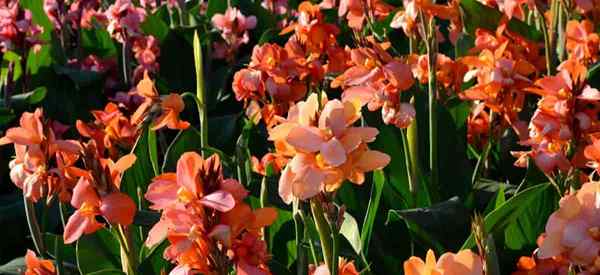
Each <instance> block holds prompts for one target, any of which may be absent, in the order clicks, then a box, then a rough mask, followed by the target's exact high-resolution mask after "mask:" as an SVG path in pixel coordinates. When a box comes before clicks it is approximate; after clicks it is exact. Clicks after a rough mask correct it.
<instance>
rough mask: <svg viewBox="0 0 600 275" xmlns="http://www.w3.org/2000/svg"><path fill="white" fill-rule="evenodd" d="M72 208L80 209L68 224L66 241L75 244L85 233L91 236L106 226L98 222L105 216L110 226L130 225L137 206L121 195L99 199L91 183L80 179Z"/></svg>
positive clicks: (116, 194) (65, 234)
mask: <svg viewBox="0 0 600 275" xmlns="http://www.w3.org/2000/svg"><path fill="white" fill-rule="evenodd" d="M71 205H72V206H73V207H75V208H76V209H77V210H76V211H75V213H73V215H71V217H69V220H68V221H67V224H66V225H65V232H64V240H65V243H66V244H69V243H73V242H75V241H76V240H78V239H79V238H80V237H81V236H82V235H83V234H91V233H94V232H96V231H97V230H99V229H100V228H102V227H103V225H102V224H101V223H99V222H98V221H97V220H96V217H97V216H102V217H104V218H105V219H106V220H107V221H108V222H109V223H110V224H120V225H125V226H127V225H130V224H131V223H132V222H133V216H134V214H135V210H136V207H135V203H134V202H133V200H132V199H131V198H130V197H128V196H127V195H125V194H123V193H121V192H118V191H117V192H112V193H110V194H107V195H105V196H100V194H98V193H97V191H96V190H94V187H93V186H92V183H91V182H90V180H88V179H86V178H85V177H81V178H80V179H79V182H78V183H77V185H76V186H75V189H74V190H73V198H72V199H71Z"/></svg>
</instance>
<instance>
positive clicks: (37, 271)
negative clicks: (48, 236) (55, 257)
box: [24, 249, 56, 275]
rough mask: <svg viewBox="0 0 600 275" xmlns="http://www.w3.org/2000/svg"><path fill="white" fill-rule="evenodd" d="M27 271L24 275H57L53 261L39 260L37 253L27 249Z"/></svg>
mask: <svg viewBox="0 0 600 275" xmlns="http://www.w3.org/2000/svg"><path fill="white" fill-rule="evenodd" d="M25 266H26V267H27V269H26V270H25V273H24V275H55V274H56V268H55V267H54V263H52V261H51V260H43V259H39V258H38V257H37V256H36V255H35V252H33V251H31V250H29V249H27V254H26V255H25Z"/></svg>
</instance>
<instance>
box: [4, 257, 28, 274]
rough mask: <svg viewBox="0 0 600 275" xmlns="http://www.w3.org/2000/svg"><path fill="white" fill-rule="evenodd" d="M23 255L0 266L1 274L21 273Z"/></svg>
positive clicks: (23, 263)
mask: <svg viewBox="0 0 600 275" xmlns="http://www.w3.org/2000/svg"><path fill="white" fill-rule="evenodd" d="M26 269H27V266H26V265H25V257H19V258H16V259H14V260H12V261H10V262H8V263H6V264H5V265H3V266H0V274H2V275H21V274H23V273H24V272H25V270H26Z"/></svg>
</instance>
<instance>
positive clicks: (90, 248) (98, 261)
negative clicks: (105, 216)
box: [76, 229, 121, 274]
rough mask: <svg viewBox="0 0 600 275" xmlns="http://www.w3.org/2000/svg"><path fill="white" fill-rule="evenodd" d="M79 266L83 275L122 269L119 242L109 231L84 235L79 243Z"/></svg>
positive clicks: (102, 230) (101, 230) (103, 230)
mask: <svg viewBox="0 0 600 275" xmlns="http://www.w3.org/2000/svg"><path fill="white" fill-rule="evenodd" d="M76 251H77V252H76V253H77V266H78V267H79V271H80V272H81V274H89V273H92V272H96V271H100V270H106V269H113V270H120V269H121V256H120V255H121V254H120V248H119V242H118V241H117V240H116V239H115V238H114V236H113V234H112V233H111V232H110V231H108V230H107V229H100V230H98V231H96V233H93V234H90V235H84V236H82V237H81V238H80V239H79V240H78V241H77V248H76Z"/></svg>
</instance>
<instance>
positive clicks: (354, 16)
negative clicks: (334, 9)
mask: <svg viewBox="0 0 600 275" xmlns="http://www.w3.org/2000/svg"><path fill="white" fill-rule="evenodd" d="M365 5H366V7H365ZM393 9H394V7H392V6H390V5H389V4H387V3H386V2H385V1H382V0H367V1H361V0H340V4H339V8H338V16H339V17H343V16H344V15H345V16H346V20H348V26H350V28H352V29H354V30H358V31H360V30H362V27H363V25H364V22H365V20H374V19H375V18H376V19H382V18H385V17H387V16H388V15H389V14H390V12H392V10H393ZM365 11H368V12H369V13H372V15H368V14H365ZM367 16H374V17H375V18H370V19H368V18H367Z"/></svg>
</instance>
